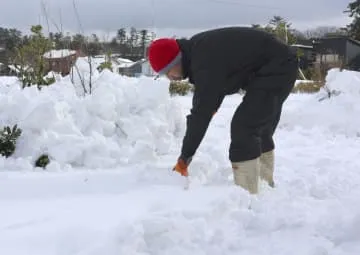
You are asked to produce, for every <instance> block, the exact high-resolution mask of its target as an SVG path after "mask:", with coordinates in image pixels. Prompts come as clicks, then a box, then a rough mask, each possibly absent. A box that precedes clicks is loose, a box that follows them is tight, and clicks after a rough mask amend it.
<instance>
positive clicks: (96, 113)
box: [0, 71, 184, 170]
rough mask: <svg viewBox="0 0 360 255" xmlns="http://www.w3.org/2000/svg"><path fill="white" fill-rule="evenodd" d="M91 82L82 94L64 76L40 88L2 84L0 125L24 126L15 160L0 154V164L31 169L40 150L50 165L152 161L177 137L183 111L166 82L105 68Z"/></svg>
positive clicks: (164, 151) (179, 134)
mask: <svg viewBox="0 0 360 255" xmlns="http://www.w3.org/2000/svg"><path fill="white" fill-rule="evenodd" d="M6 80H7V79H6ZM0 83H2V79H0ZM6 83H8V82H6ZM95 84H96V86H95V87H94V88H93V93H92V94H91V95H87V96H85V97H79V96H77V95H76V93H75V90H74V86H73V84H71V82H70V81H69V77H66V78H65V79H62V80H61V81H58V82H56V83H55V84H53V85H51V86H49V87H44V88H43V89H42V90H41V91H39V90H38V89H37V88H36V86H33V87H29V88H26V89H24V90H22V89H21V88H20V87H19V84H18V85H16V86H5V85H6V84H1V86H0V100H1V102H2V107H1V109H0V126H1V127H2V126H5V125H9V126H12V125H14V124H18V126H19V128H21V129H22V130H23V134H22V136H21V137H20V138H19V140H18V145H17V149H16V152H15V154H14V155H13V158H15V159H10V158H9V159H7V160H5V159H4V158H3V159H1V161H0V167H1V166H2V167H1V169H18V168H21V169H23V168H25V169H26V168H31V165H33V162H34V161H35V160H36V159H37V157H38V156H39V155H41V154H43V153H48V154H49V155H50V157H51V158H52V159H53V160H52V165H49V169H54V170H57V169H59V168H62V167H64V166H69V165H71V166H77V167H87V168H97V167H114V166H118V165H121V164H124V163H135V162H139V161H146V160H156V158H157V155H161V154H165V153H168V152H169V151H170V150H171V149H172V143H173V140H174V139H177V138H179V137H181V134H182V133H183V128H184V118H183V114H182V113H181V112H179V106H178V105H177V104H176V103H175V102H173V101H172V100H170V96H169V93H168V83H167V82H165V81H164V82H163V81H154V80H153V79H150V78H146V77H144V78H140V79H131V78H126V77H122V76H120V75H117V74H114V73H111V72H109V71H104V72H102V73H101V74H99V76H98V77H97V79H96V83H95Z"/></svg>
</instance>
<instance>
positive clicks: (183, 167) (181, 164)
mask: <svg viewBox="0 0 360 255" xmlns="http://www.w3.org/2000/svg"><path fill="white" fill-rule="evenodd" d="M190 162H191V158H190V159H188V160H186V161H185V160H183V159H181V158H179V159H178V161H177V163H176V165H175V166H174V168H173V171H176V172H178V173H180V174H181V175H182V176H189V173H188V166H189V164H190Z"/></svg>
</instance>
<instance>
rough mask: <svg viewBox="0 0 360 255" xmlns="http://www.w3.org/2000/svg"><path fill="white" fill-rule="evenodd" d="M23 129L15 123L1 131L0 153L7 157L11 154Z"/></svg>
mask: <svg viewBox="0 0 360 255" xmlns="http://www.w3.org/2000/svg"><path fill="white" fill-rule="evenodd" d="M21 132H22V130H21V129H20V128H18V127H17V125H14V126H13V127H12V128H10V127H9V126H7V127H4V129H3V130H2V131H0V154H1V155H2V156H5V157H9V156H11V155H12V154H13V153H14V151H15V149H16V141H17V139H18V138H19V137H20V135H21Z"/></svg>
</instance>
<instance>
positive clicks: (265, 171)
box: [260, 150, 275, 188]
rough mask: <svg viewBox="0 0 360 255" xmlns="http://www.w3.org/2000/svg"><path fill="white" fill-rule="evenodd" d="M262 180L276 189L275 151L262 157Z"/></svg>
mask: <svg viewBox="0 0 360 255" xmlns="http://www.w3.org/2000/svg"><path fill="white" fill-rule="evenodd" d="M260 178H261V179H262V180H264V181H266V182H267V183H268V184H269V186H270V187H272V188H274V187H275V183H274V150H272V151H269V152H265V153H263V154H261V156H260Z"/></svg>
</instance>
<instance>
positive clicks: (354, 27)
mask: <svg viewBox="0 0 360 255" xmlns="http://www.w3.org/2000/svg"><path fill="white" fill-rule="evenodd" d="M344 12H345V13H349V17H351V18H353V21H352V23H351V24H350V25H348V26H347V29H348V33H349V35H350V36H351V37H352V38H354V39H356V40H360V0H356V1H353V2H351V3H349V4H348V6H347V9H346V10H345V11H344Z"/></svg>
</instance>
